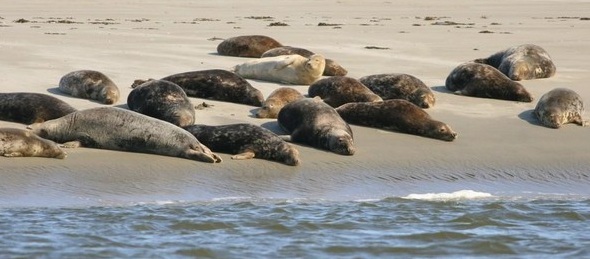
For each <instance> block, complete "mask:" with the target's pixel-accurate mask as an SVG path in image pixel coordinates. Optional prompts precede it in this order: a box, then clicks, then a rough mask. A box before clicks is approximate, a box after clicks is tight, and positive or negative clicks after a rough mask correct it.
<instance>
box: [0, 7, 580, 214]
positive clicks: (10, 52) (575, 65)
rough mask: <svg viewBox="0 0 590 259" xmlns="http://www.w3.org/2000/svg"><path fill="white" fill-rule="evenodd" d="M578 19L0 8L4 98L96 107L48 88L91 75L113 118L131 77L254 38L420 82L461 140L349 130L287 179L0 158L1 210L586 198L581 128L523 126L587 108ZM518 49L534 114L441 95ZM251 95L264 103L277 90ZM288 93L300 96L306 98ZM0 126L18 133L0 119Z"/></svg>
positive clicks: (236, 111)
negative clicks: (530, 49)
mask: <svg viewBox="0 0 590 259" xmlns="http://www.w3.org/2000/svg"><path fill="white" fill-rule="evenodd" d="M588 10H590V2H589V1H534V2H527V1H525V2H522V1H521V2H514V1H508V0H500V1H497V0H496V1H487V0H486V1H478V2H476V3H474V2H473V1H466V0H462V1H453V2H452V3H449V2H441V1H434V0H429V1H421V2H414V1H362V2H361V1H348V0H342V1H322V2H318V1H275V2H273V3H270V4H269V3H263V2H255V3H247V2H245V1H237V0H231V1H182V0H173V1H155V0H154V1H125V2H122V1H77V2H75V3H71V1H63V0H59V1H26V2H22V1H14V2H9V1H4V3H2V10H0V78H1V79H0V91H1V92H38V93H45V94H50V95H52V96H55V97H58V98H59V99H61V100H64V101H66V102H67V103H69V104H71V105H72V106H74V107H76V108H78V109H86V108H91V107H99V106H104V105H103V104H100V103H97V102H95V101H90V100H86V99H78V98H74V97H71V96H67V95H64V94H61V93H59V91H58V90H57V84H58V82H59V79H60V78H61V77H62V76H63V75H65V74H66V73H69V72H71V71H74V70H80V69H92V70H98V71H101V72H103V73H104V74H106V75H107V76H109V77H110V78H111V79H112V80H113V81H114V82H115V83H116V84H117V85H118V86H119V89H120V90H121V94H122V98H121V100H120V101H119V102H118V103H116V104H115V105H114V106H117V107H126V98H127V95H128V94H129V92H130V91H131V88H130V85H131V83H133V81H134V80H135V79H147V78H161V77H164V76H167V75H171V74H176V73H181V72H187V71H193V70H205V69H214V68H221V69H229V68H230V67H232V66H234V65H236V64H239V63H242V62H244V61H246V60H248V59H247V58H238V57H227V56H220V55H217V53H216V47H217V45H218V44H219V43H220V42H221V40H222V39H225V38H229V37H233V36H239V35H250V34H262V35H267V36H270V37H273V38H274V39H276V40H278V41H279V42H281V43H282V44H283V45H290V46H297V47H303V48H307V49H309V50H312V51H314V52H316V53H321V54H323V55H325V56H326V57H328V58H331V59H333V60H335V61H336V62H338V63H339V64H340V65H342V66H343V67H344V68H346V69H347V70H348V72H349V73H348V76H350V77H354V78H359V77H362V76H365V75H370V74H377V73H407V74H411V75H414V76H416V77H418V78H419V79H421V80H422V81H423V82H424V83H426V85H428V86H429V87H431V88H432V90H433V91H434V93H435V95H436V98H437V102H436V104H435V106H434V107H433V108H430V109H427V110H426V111H427V112H428V113H429V114H430V115H431V116H432V117H433V118H434V119H437V120H440V121H443V122H446V123H447V124H449V125H450V126H451V127H452V128H453V129H454V130H455V131H456V132H457V133H458V134H459V136H458V139H457V140H455V141H453V142H445V141H440V140H434V139H429V138H424V137H419V136H414V135H408V134H401V133H397V132H390V131H383V130H377V129H373V128H366V127H360V126H352V128H353V132H354V137H355V144H356V147H357V152H356V154H355V155H354V156H340V155H336V154H333V153H329V152H324V151H321V150H318V149H314V148H311V147H306V146H302V145H297V148H298V149H299V151H300V154H301V160H302V164H301V165H300V166H297V167H290V166H285V165H282V164H279V163H275V162H270V161H266V160H260V159H252V160H246V161H236V160H231V159H230V155H228V154H220V155H221V157H222V158H223V159H224V161H223V162H222V163H220V164H207V163H201V162H195V161H191V160H186V159H180V158H172V157H164V156H157V155H148V154H139V153H128V152H116V151H108V150H97V149H88V148H78V149H68V150H67V152H68V157H67V158H66V159H63V160H59V159H47V158H0V175H1V179H2V180H1V181H0V206H51V205H97V204H125V203H139V202H157V201H167V200H187V201H193V200H210V199H219V198H226V197H257V198H308V197H315V198H325V199H365V198H366V199H371V198H382V197H389V196H399V195H407V194H410V193H427V192H434V191H456V190H461V189H477V190H481V191H489V192H496V193H498V192H500V193H502V192H511V191H514V190H517V189H518V190H520V191H522V190H523V189H524V190H530V191H531V192H534V191H539V190H551V188H554V189H563V188H567V189H569V192H571V193H575V194H579V193H585V194H588V190H587V186H588V183H589V182H590V176H589V174H588V173H587V172H588V170H589V169H590V145H589V144H588V136H590V135H589V134H590V131H589V130H590V129H588V128H587V127H580V126H577V125H573V124H569V125H566V126H564V127H562V128H561V129H558V130H555V129H549V128H546V127H543V126H540V125H539V124H538V123H537V122H536V120H535V119H534V118H533V117H532V114H531V112H532V109H534V107H535V105H536V102H537V100H538V98H539V97H541V96H542V95H543V94H544V93H546V92H548V91H550V90H551V89H554V88H557V87H566V88H570V89H573V90H575V91H576V92H577V93H579V94H580V95H581V96H582V98H583V99H584V100H585V101H586V102H590V89H589V88H588V82H589V81H590V71H589V70H590V69H589V66H588V58H589V57H590V47H589V46H590V45H589V44H588V42H590V34H589V33H588V32H589V31H590V17H589V16H588V15H589V14H588V13H587V11H588ZM272 24H279V26H276V25H275V26H272ZM280 25H282V26H280ZM525 43H532V44H536V45H539V46H541V47H543V48H544V49H545V50H546V51H547V52H548V53H549V54H550V55H551V57H552V58H553V61H554V63H555V65H556V66H557V72H556V75H555V76H554V77H551V78H548V79H537V80H527V81H522V82H521V83H522V84H523V85H524V86H525V87H526V88H527V90H528V91H529V92H531V93H532V94H533V95H534V97H535V100H534V101H533V102H532V103H518V102H513V101H502V100H493V99H482V98H473V97H465V96H457V95H454V94H452V93H451V92H449V91H448V90H446V88H445V87H444V83H445V79H446V77H447V76H448V74H449V72H450V71H451V70H452V69H453V68H454V67H456V66H457V65H459V64H460V63H462V62H465V61H469V60H473V59H476V58H483V57H487V56H489V55H491V54H493V53H495V52H497V51H500V50H503V49H506V48H508V47H511V46H516V45H520V44H525ZM249 82H250V83H251V84H252V85H253V86H254V87H256V88H257V89H259V90H260V91H262V92H263V94H264V95H265V97H266V96H267V95H268V94H269V93H270V92H272V91H273V90H274V89H276V88H278V87H280V86H283V85H280V84H276V83H270V82H263V81H257V80H249ZM294 87H295V88H296V89H298V90H300V91H301V92H302V93H305V94H306V93H307V86H294ZM191 101H192V102H193V103H194V104H195V105H198V104H200V103H203V102H206V103H207V104H211V105H212V106H211V107H208V108H205V109H202V110H197V111H196V115H197V123H201V124H209V125H222V124H230V123H238V122H249V123H254V124H257V125H262V126H263V127H265V128H269V129H271V130H273V131H275V132H277V133H280V129H279V128H278V125H277V123H276V120H273V119H257V118H254V117H253V112H255V111H256V107H253V106H247V105H239V104H233V103H228V102H220V101H214V100H204V99H199V98H191ZM588 118H590V117H586V119H588ZM0 127H17V128H25V127H26V125H23V124H18V123H11V122H4V121H0ZM113 130H116V129H115V128H114V129H113ZM567 189H566V191H565V192H568V191H567Z"/></svg>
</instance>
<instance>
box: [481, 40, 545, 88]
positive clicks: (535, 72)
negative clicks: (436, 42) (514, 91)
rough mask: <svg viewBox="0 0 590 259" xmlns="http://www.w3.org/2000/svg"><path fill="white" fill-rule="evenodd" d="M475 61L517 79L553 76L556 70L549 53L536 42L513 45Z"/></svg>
mask: <svg viewBox="0 0 590 259" xmlns="http://www.w3.org/2000/svg"><path fill="white" fill-rule="evenodd" d="M474 61H475V62H477V63H483V64H488V65H490V66H493V67H495V68H497V69H498V70H500V72H502V73H504V74H505V75H506V76H508V77H509V78H510V79H512V80H516V81H520V80H529V79H535V78H548V77H552V76H553V75H554V74H555V70H556V69H555V64H553V60H552V59H551V57H550V56H549V53H547V51H545V50H544V49H543V48H541V47H539V46H537V45H534V44H523V45H519V46H515V47H511V48H508V49H505V50H502V51H499V52H497V53H495V54H493V55H491V56H489V57H487V58H480V59H476V60H474Z"/></svg>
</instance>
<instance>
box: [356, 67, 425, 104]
mask: <svg viewBox="0 0 590 259" xmlns="http://www.w3.org/2000/svg"><path fill="white" fill-rule="evenodd" d="M359 81H360V82H361V83H362V84H363V85H365V86H366V87H367V88H369V89H371V91H373V92H374V93H375V94H377V95H379V96H381V98H383V100H388V99H404V100H408V101H410V102H412V103H413V104H415V105H418V106H420V107H421V108H430V107H433V106H434V103H435V102H436V98H435V97H434V94H433V93H432V91H431V90H430V88H429V87H428V86H426V84H424V82H422V80H420V79H418V78H417V77H415V76H413V75H408V74H400V73H389V74H375V75H368V76H363V77H361V78H359Z"/></svg>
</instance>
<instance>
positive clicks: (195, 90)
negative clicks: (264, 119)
mask: <svg viewBox="0 0 590 259" xmlns="http://www.w3.org/2000/svg"><path fill="white" fill-rule="evenodd" d="M161 80H166V81H170V82H172V83H175V84H177V85H178V86H180V87H181V88H182V89H183V90H184V92H185V93H186V95H188V96H190V97H197V98H206V99H211V100H217V101H224V102H232V103H239V104H246V105H252V106H258V107H260V106H261V105H262V102H263V101H264V96H263V95H262V92H260V90H258V89H256V88H254V87H252V85H250V83H248V81H246V79H244V78H242V77H241V76H239V75H237V74H235V73H233V72H231V71H228V70H223V69H208V70H199V71H190V72H185V73H179V74H174V75H170V76H167V77H164V78H162V79H161ZM144 82H145V80H136V81H135V83H134V84H133V85H138V84H142V83H144ZM133 85H132V87H133Z"/></svg>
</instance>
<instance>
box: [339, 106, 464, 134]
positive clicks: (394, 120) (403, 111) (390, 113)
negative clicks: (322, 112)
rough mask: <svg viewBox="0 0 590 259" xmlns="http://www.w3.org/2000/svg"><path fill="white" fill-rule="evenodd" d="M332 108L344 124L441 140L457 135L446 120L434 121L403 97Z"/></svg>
mask: <svg viewBox="0 0 590 259" xmlns="http://www.w3.org/2000/svg"><path fill="white" fill-rule="evenodd" d="M336 111H337V112H338V114H340V116H341V117H342V118H343V119H344V120H345V121H346V122H348V123H350V124H355V125H361V126H368V127H374V128H380V129H385V130H393V131H398V132H403V133H408V134H413V135H418V136H424V137H429V138H434V139H440V140H445V141H453V140H455V139H456V138H457V133H456V132H454V131H453V130H452V129H451V127H450V126H449V125H447V124H446V123H443V122H440V121H437V120H434V119H432V118H431V117H430V115H428V113H426V112H425V111H424V110H422V108H420V107H418V106H417V105H415V104H413V103H411V102H409V101H406V100H403V99H389V100H385V101H383V102H372V103H368V102H362V103H347V104H344V105H342V106H340V107H338V108H336Z"/></svg>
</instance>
